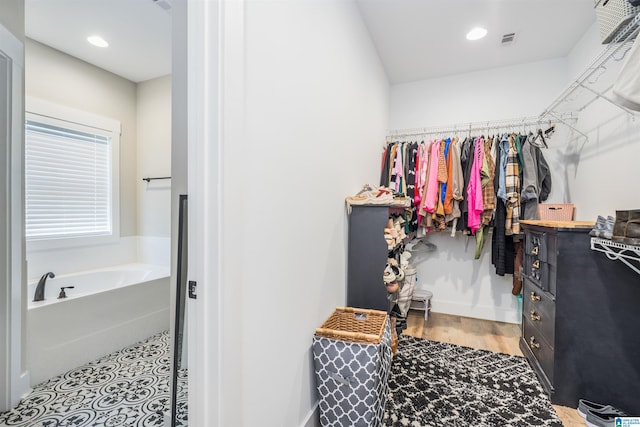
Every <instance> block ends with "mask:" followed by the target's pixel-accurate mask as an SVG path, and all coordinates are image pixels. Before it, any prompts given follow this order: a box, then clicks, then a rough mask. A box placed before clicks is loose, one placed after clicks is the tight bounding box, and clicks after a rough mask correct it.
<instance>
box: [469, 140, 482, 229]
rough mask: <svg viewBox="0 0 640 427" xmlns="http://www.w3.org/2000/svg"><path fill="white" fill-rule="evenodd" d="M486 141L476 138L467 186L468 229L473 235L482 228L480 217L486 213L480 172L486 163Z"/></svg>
mask: <svg viewBox="0 0 640 427" xmlns="http://www.w3.org/2000/svg"><path fill="white" fill-rule="evenodd" d="M483 147H484V139H483V138H482V137H478V138H476V140H475V142H474V145H473V163H472V166H471V173H470V175H469V184H468V186H467V200H468V203H467V210H468V211H467V218H468V219H467V227H468V228H469V229H470V230H471V234H476V231H478V229H479V228H480V216H481V215H482V212H483V211H484V203H483V201H482V182H481V177H480V170H481V169H482V163H483V161H484V159H483V157H484V153H483V152H484V148H483Z"/></svg>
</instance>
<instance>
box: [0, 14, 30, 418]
mask: <svg viewBox="0 0 640 427" xmlns="http://www.w3.org/2000/svg"><path fill="white" fill-rule="evenodd" d="M0 51H1V52H2V55H3V56H4V57H6V58H7V59H9V62H10V64H11V69H10V70H9V74H10V82H7V83H8V88H7V92H9V93H10V96H9V97H8V98H9V102H10V106H9V111H8V113H9V114H8V115H9V120H10V122H9V123H10V125H9V126H8V128H7V133H6V135H4V136H3V139H4V138H5V137H6V138H7V139H6V142H7V143H6V144H2V146H1V148H0V149H1V150H3V152H2V155H0V158H2V159H3V160H4V165H3V166H4V167H3V168H2V169H3V172H2V175H1V177H0V185H2V187H3V188H2V191H0V194H2V200H1V201H0V205H1V206H2V207H1V209H2V210H3V214H2V215H1V216H0V218H1V219H2V220H1V221H0V227H2V233H1V234H4V236H3V237H4V238H3V239H2V240H3V242H2V247H0V255H1V259H0V271H2V273H1V276H0V295H2V296H3V298H2V299H0V304H1V307H0V351H1V352H2V354H1V357H0V360H2V362H3V363H1V364H0V379H1V380H2V381H0V384H2V385H1V386H0V411H4V410H9V409H11V408H12V407H14V406H16V405H17V404H18V402H19V401H20V398H21V397H23V396H24V395H25V394H26V393H28V392H29V373H28V371H27V370H26V347H25V346H26V334H27V331H26V314H27V312H26V310H27V295H26V261H25V259H26V256H25V241H24V44H23V43H22V42H21V41H20V40H18V39H17V38H16V37H15V36H14V35H13V34H12V33H11V32H10V31H9V30H7V29H6V28H5V27H4V26H2V25H0ZM4 83H5V82H2V83H1V84H4Z"/></svg>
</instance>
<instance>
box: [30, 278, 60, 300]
mask: <svg viewBox="0 0 640 427" xmlns="http://www.w3.org/2000/svg"><path fill="white" fill-rule="evenodd" d="M48 277H51V278H52V279H53V278H54V277H56V275H55V274H53V272H51V271H50V272H48V273H45V274H43V275H42V277H41V278H40V280H39V281H38V286H36V294H35V295H34V296H33V301H42V300H44V285H45V283H46V282H47V278H48Z"/></svg>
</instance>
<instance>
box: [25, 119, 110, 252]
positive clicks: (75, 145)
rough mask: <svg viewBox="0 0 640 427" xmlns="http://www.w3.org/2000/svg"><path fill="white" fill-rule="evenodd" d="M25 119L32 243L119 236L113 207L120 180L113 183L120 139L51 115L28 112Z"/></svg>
mask: <svg viewBox="0 0 640 427" xmlns="http://www.w3.org/2000/svg"><path fill="white" fill-rule="evenodd" d="M26 118H27V120H26V127H25V230H26V238H27V240H28V241H37V240H53V239H70V238H79V237H95V236H112V235H113V234H114V233H115V232H119V230H117V223H118V221H117V216H116V214H117V213H118V212H117V209H114V206H117V203H115V204H114V197H115V196H114V194H117V190H116V191H114V190H115V189H114V183H115V184H116V186H117V182H118V181H117V179H114V178H116V177H114V173H115V174H117V167H114V166H116V165H114V152H115V153H117V147H114V144H116V145H117V142H118V138H117V136H118V135H113V132H112V131H111V130H108V129H101V128H94V127H91V126H90V125H85V124H79V123H77V122H75V121H68V120H62V119H57V118H52V117H51V116H50V115H39V114H32V113H29V112H28V113H27V115H26ZM114 137H115V140H114ZM114 148H116V150H114ZM116 159H117V157H116ZM116 163H117V160H116Z"/></svg>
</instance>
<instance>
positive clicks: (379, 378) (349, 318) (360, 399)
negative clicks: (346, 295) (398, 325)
mask: <svg viewBox="0 0 640 427" xmlns="http://www.w3.org/2000/svg"><path fill="white" fill-rule="evenodd" d="M313 360H314V365H315V374H316V384H317V387H318V394H319V396H320V403H319V408H320V424H321V425H322V426H323V427H328V426H331V427H334V426H340V427H378V426H380V425H382V417H383V415H384V405H385V403H386V400H387V393H388V391H389V384H388V379H389V371H390V366H391V326H390V322H389V320H388V318H387V314H386V313H385V312H384V311H378V310H363V309H355V308H349V307H337V308H336V310H335V311H334V312H333V314H332V315H331V316H330V317H329V318H328V319H327V320H326V321H325V322H324V323H323V324H322V327H320V328H318V329H316V333H315V335H314V337H313Z"/></svg>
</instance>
